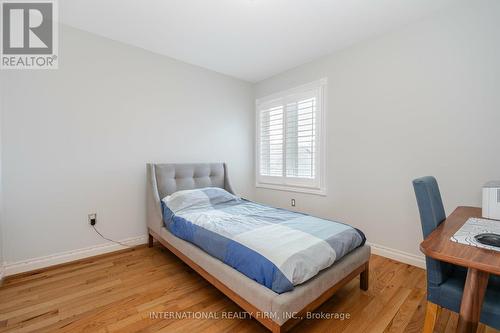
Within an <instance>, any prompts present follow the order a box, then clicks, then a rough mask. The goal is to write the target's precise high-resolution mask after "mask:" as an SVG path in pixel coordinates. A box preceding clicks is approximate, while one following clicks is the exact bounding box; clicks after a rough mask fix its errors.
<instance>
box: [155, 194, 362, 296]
mask: <svg viewBox="0 0 500 333" xmlns="http://www.w3.org/2000/svg"><path fill="white" fill-rule="evenodd" d="M162 209H163V220H164V223H165V227H166V228H167V229H168V230H169V231H170V232H171V233H172V234H174V235H175V236H177V237H179V238H181V239H184V240H186V241H188V242H191V243H193V244H195V245H196V246H198V247H200V248H201V249H203V250H204V251H205V252H207V253H208V254H210V255H212V256H214V257H216V258H218V259H219V260H221V261H222V262H224V263H226V264H227V265H230V266H231V267H233V268H235V269H236V270H238V271H239V272H241V273H243V274H245V275H246V276H248V277H249V278H251V279H253V280H255V281H257V282H258V283H260V284H262V285H264V286H266V287H267V288H269V289H271V290H273V291H274V292H276V293H283V292H287V291H290V290H292V289H293V288H294V286H296V285H299V284H301V283H303V282H305V281H307V280H309V279H310V278H312V277H314V276H315V275H316V274H318V272H319V271H321V270H322V269H325V268H327V267H329V266H331V265H332V264H333V263H334V262H335V261H337V260H339V259H340V258H342V257H343V256H344V255H346V254H347V253H349V252H350V251H352V250H354V249H356V248H357V247H359V246H361V245H363V244H364V242H365V236H364V234H363V233H362V232H361V231H359V230H357V229H355V228H353V227H351V226H349V225H346V224H343V223H339V222H334V221H329V220H324V219H320V218H316V217H312V216H309V215H305V214H301V213H296V212H291V211H288V210H284V209H278V208H273V207H268V206H265V205H261V204H257V203H254V202H251V201H248V200H245V199H241V198H238V197H236V196H234V195H232V194H230V193H228V192H226V191H225V190H223V189H220V188H211V187H209V188H202V189H196V190H187V191H179V192H175V193H174V194H172V195H170V196H167V197H165V198H164V199H163V200H162Z"/></svg>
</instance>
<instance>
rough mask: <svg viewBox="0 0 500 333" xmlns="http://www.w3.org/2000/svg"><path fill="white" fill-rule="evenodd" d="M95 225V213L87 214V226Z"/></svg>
mask: <svg viewBox="0 0 500 333" xmlns="http://www.w3.org/2000/svg"><path fill="white" fill-rule="evenodd" d="M96 223H97V213H92V214H89V224H90V225H95V224H96Z"/></svg>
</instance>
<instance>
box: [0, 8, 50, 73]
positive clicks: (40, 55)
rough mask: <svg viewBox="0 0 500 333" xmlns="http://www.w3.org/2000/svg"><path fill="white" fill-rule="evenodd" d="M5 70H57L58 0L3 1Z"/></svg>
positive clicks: (2, 34) (3, 67) (3, 66)
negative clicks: (56, 1) (56, 0)
mask: <svg viewBox="0 0 500 333" xmlns="http://www.w3.org/2000/svg"><path fill="white" fill-rule="evenodd" d="M0 3H1V8H2V13H1V18H2V24H1V27H2V33H1V36H2V42H1V46H2V50H1V68H2V69H56V68H57V65H58V61H57V50H58V48H57V46H58V45H57V42H58V40H57V37H58V36H57V17H56V14H57V11H56V3H55V0H45V1H13V0H0Z"/></svg>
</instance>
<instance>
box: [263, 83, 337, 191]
mask: <svg viewBox="0 0 500 333" xmlns="http://www.w3.org/2000/svg"><path fill="white" fill-rule="evenodd" d="M326 83H327V81H326V79H321V80H319V81H315V82H311V83H308V84H305V85H303V86H300V87H297V88H293V89H290V90H287V91H284V92H281V93H278V94H273V95H272V96H268V97H265V98H260V99H258V100H257V101H256V106H257V117H256V119H257V126H256V127H257V142H256V148H257V149H256V152H257V156H256V161H257V165H256V171H257V175H256V180H257V184H256V185H257V187H267V188H273V189H279V190H290V191H300V192H307V193H317V194H324V193H325V186H324V183H325V179H324V176H323V171H324V168H323V164H324V158H325V156H324V153H323V152H324V143H323V132H324V109H325V90H326Z"/></svg>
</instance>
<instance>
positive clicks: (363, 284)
mask: <svg viewBox="0 0 500 333" xmlns="http://www.w3.org/2000/svg"><path fill="white" fill-rule="evenodd" d="M369 280H370V264H369V262H367V263H366V264H365V270H364V271H362V272H361V274H360V275H359V287H360V288H361V289H362V290H365V291H366V290H368V285H369Z"/></svg>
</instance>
